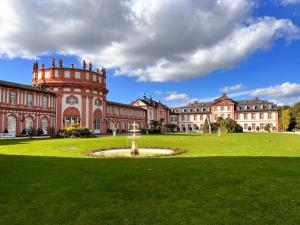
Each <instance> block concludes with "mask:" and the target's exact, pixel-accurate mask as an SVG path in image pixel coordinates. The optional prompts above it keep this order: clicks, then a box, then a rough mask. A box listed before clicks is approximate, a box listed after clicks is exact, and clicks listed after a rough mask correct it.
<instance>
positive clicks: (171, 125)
mask: <svg viewBox="0 0 300 225" xmlns="http://www.w3.org/2000/svg"><path fill="white" fill-rule="evenodd" d="M176 127H177V126H176V124H172V123H169V124H167V125H166V128H167V129H168V131H170V132H175V128H176Z"/></svg>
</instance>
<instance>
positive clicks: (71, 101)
mask: <svg viewBox="0 0 300 225" xmlns="http://www.w3.org/2000/svg"><path fill="white" fill-rule="evenodd" d="M67 103H68V104H70V105H75V104H77V103H78V100H77V98H76V97H75V96H69V97H68V98H67Z"/></svg>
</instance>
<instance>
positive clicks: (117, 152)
mask: <svg viewBox="0 0 300 225" xmlns="http://www.w3.org/2000/svg"><path fill="white" fill-rule="evenodd" d="M92 154H93V155H94V156H100V157H101V156H103V157H136V156H132V155H131V149H129V148H128V149H109V150H98V151H94V152H93V153H92ZM174 154H178V152H176V151H174V150H171V149H157V148H141V149H139V155H138V157H139V156H140V157H158V156H170V155H174Z"/></svg>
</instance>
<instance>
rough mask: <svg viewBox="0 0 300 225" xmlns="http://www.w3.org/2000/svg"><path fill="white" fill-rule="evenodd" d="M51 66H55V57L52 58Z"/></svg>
mask: <svg viewBox="0 0 300 225" xmlns="http://www.w3.org/2000/svg"><path fill="white" fill-rule="evenodd" d="M52 67H55V58H54V57H53V58H52Z"/></svg>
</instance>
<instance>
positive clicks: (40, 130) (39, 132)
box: [36, 128, 44, 136]
mask: <svg viewBox="0 0 300 225" xmlns="http://www.w3.org/2000/svg"><path fill="white" fill-rule="evenodd" d="M36 135H37V136H42V135H44V131H43V130H42V128H39V129H37V131H36Z"/></svg>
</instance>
